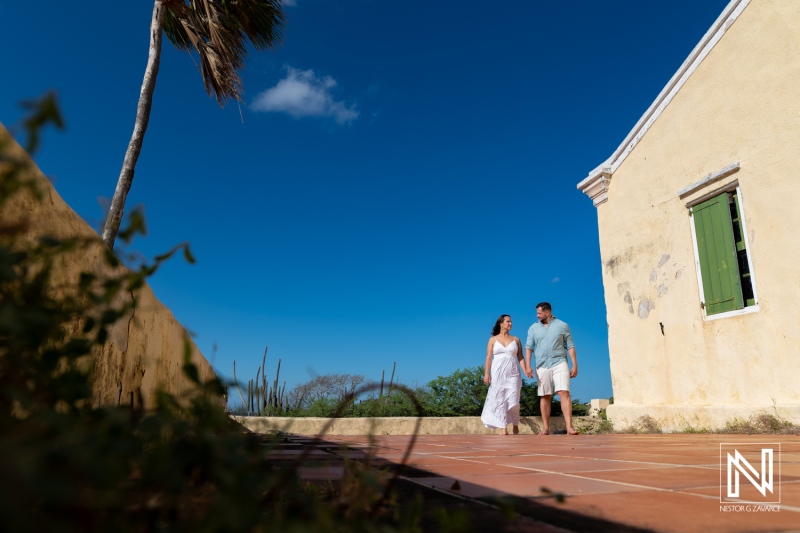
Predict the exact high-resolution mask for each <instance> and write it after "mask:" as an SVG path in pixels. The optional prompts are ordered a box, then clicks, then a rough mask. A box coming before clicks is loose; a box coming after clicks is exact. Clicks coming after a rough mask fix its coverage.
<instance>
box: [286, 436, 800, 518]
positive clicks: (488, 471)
mask: <svg viewBox="0 0 800 533" xmlns="http://www.w3.org/2000/svg"><path fill="white" fill-rule="evenodd" d="M289 441H290V442H291V444H287V447H286V448H285V449H284V450H281V453H282V454H283V453H300V449H299V447H298V446H297V445H302V446H308V445H313V444H314V441H313V439H312V438H311V437H308V436H294V435H293V436H289ZM410 443H411V437H409V436H392V435H389V436H376V437H371V438H370V437H366V436H365V437H350V436H348V437H338V436H326V437H324V441H323V442H318V443H316V444H315V446H316V447H317V448H318V449H317V450H314V452H315V453H314V455H313V458H314V459H317V458H318V454H319V452H323V451H324V452H325V453H332V454H334V455H337V456H339V457H342V456H344V455H347V456H349V457H350V458H351V459H355V460H362V459H364V458H366V457H367V455H369V454H374V458H373V464H375V465H376V466H378V467H385V466H388V467H390V468H392V467H396V466H394V465H396V464H397V463H399V462H400V461H401V460H402V458H403V455H404V453H405V451H406V448H407V447H408V446H409V444H410ZM721 443H723V444H724V446H725V450H726V451H732V449H736V450H750V451H752V450H760V448H761V447H762V446H761V445H762V444H764V443H778V444H780V453H778V452H777V451H776V452H775V453H776V455H775V459H774V485H773V492H772V493H769V492H767V493H766V498H764V497H762V496H761V495H760V494H758V492H756V491H755V488H754V486H753V484H752V483H751V482H749V481H748V480H747V479H746V478H745V477H744V476H741V479H740V484H741V485H740V486H741V490H742V492H741V494H742V495H743V496H742V497H743V498H744V497H745V495H747V497H748V498H754V499H757V498H761V500H760V501H762V503H764V502H766V501H772V502H774V501H776V499H777V498H779V499H780V500H779V501H780V504H779V505H780V510H779V512H775V511H769V512H768V511H765V510H764V507H758V506H757V505H753V504H750V505H751V507H750V509H751V510H750V511H749V512H748V511H746V510H745V511H737V510H727V511H726V510H724V509H725V508H724V507H723V505H733V504H738V502H735V501H734V502H728V501H726V502H724V503H720V494H721V492H722V491H721V484H722V483H726V480H727V478H726V473H725V472H723V469H724V466H725V463H724V462H723V463H722V467H721V466H720V465H721V460H720V456H721V446H720V444H721ZM345 447H346V448H349V449H348V450H347V451H345ZM277 451H278V450H275V452H277ZM273 453H274V452H273ZM759 453H760V452H759ZM722 455H723V457H724V456H725V455H724V454H722ZM749 457H750V459H748V461H749V463H750V464H751V465H752V466H753V468H755V469H756V475H758V474H760V471H759V470H758V469H759V468H760V467H761V463H760V461H758V462H756V461H755V459H753V456H749ZM723 461H724V459H723ZM408 466H409V468H407V469H406V470H404V478H405V479H407V480H409V481H410V482H413V483H417V484H419V485H421V486H425V487H434V488H435V489H437V490H440V491H444V492H446V493H451V494H454V495H458V496H460V497H461V498H468V499H473V500H480V501H483V502H484V503H485V502H489V503H491V502H496V501H498V500H497V498H502V499H503V500H504V501H506V502H512V503H511V505H513V507H514V509H515V510H516V511H517V513H518V514H519V515H522V516H524V517H528V518H532V519H534V520H537V521H539V522H538V523H539V525H540V526H543V525H544V524H550V525H552V526H556V527H560V528H563V529H566V530H569V531H588V530H593V529H596V528H595V525H596V524H606V526H605V528H604V529H605V530H608V531H613V530H615V529H617V526H618V528H619V529H627V530H629V531H636V530H639V531H642V530H651V531H680V532H684V531H686V532H691V531H698V532H700V531H702V532H715V531H719V532H739V531H800V437H798V436H789V435H787V436H776V435H707V434H703V435H698V434H674V435H671V434H667V435H580V436H574V437H572V436H567V435H549V436H539V435H518V436H507V437H501V436H499V435H446V436H441V435H420V436H419V437H418V438H417V440H416V442H415V443H414V447H413V449H412V453H411V455H410V456H409V460H408ZM301 475H302V476H303V477H306V478H308V479H324V478H325V476H326V475H327V476H329V478H330V479H335V478H336V477H338V476H341V469H340V468H339V469H337V468H332V467H330V466H325V465H322V466H320V467H319V468H304V469H303V471H302V472H301ZM456 480H457V481H458V484H456V488H454V483H455V481H456ZM748 489H749V491H748ZM556 495H558V496H563V498H562V499H563V501H562V502H559V501H557V498H556V497H555V496H556ZM752 495H754V496H752ZM744 505H747V504H744ZM727 509H731V508H730V507H728V508H727ZM608 524H611V526H608Z"/></svg>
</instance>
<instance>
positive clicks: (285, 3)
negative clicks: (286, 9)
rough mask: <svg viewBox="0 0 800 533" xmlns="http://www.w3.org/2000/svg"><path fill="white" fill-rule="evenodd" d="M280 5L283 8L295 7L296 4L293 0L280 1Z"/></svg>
mask: <svg viewBox="0 0 800 533" xmlns="http://www.w3.org/2000/svg"><path fill="white" fill-rule="evenodd" d="M281 3H282V4H283V5H285V6H296V5H297V2H295V0H282V1H281Z"/></svg>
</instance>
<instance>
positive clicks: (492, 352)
mask: <svg viewBox="0 0 800 533" xmlns="http://www.w3.org/2000/svg"><path fill="white" fill-rule="evenodd" d="M509 331H511V317H510V316H509V315H500V318H498V319H497V321H496V322H495V324H494V328H493V329H492V337H491V338H490V339H489V345H488V346H486V372H485V373H484V375H483V382H484V383H486V384H487V385H490V384H491V385H490V386H489V393H488V394H487V395H486V403H485V404H484V405H483V414H481V421H482V422H483V425H484V426H486V427H487V428H493V429H497V428H500V429H502V431H501V432H500V434H501V435H508V430H507V426H508V424H511V425H512V428H513V432H514V435H517V434H519V393H520V389H521V388H522V377H521V376H520V374H519V365H520V364H521V365H522V370H523V371H525V370H526V367H525V360H524V359H523V358H522V343H521V342H520V340H519V339H518V338H517V337H514V336H513V335H509V334H508V332H509Z"/></svg>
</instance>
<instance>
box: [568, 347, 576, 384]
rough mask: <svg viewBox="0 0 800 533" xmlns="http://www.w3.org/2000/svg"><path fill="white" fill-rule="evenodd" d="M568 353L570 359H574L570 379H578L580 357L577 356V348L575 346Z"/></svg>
mask: <svg viewBox="0 0 800 533" xmlns="http://www.w3.org/2000/svg"><path fill="white" fill-rule="evenodd" d="M567 353H568V354H569V358H570V359H572V370H570V371H569V377H571V378H576V377H578V356H577V355H575V347H574V346H573V347H572V348H570V349H569V350H567Z"/></svg>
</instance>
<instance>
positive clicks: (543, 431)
mask: <svg viewBox="0 0 800 533" xmlns="http://www.w3.org/2000/svg"><path fill="white" fill-rule="evenodd" d="M549 434H550V430H549V429H543V430H541V431H540V432H539V435H549Z"/></svg>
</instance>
